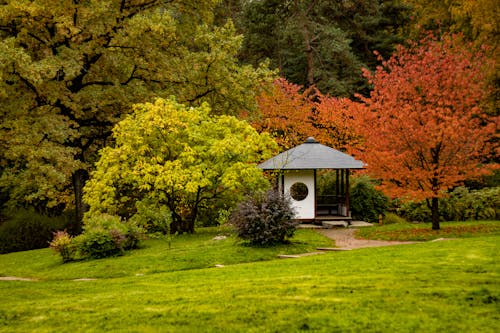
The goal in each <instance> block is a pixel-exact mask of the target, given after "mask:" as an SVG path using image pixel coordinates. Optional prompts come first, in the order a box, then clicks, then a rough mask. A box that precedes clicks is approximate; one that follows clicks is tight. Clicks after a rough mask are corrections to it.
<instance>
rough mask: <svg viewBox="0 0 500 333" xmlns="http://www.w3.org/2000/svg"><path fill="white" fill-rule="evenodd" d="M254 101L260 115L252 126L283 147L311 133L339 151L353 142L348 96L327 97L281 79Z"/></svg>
mask: <svg viewBox="0 0 500 333" xmlns="http://www.w3.org/2000/svg"><path fill="white" fill-rule="evenodd" d="M257 103H258V106H259V109H260V113H261V116H260V117H259V118H258V119H254V120H253V121H252V126H253V127H254V128H255V129H256V130H257V131H258V132H260V133H261V132H268V133H270V134H271V135H272V136H273V137H274V138H275V140H276V141H277V142H278V144H279V146H280V147H281V149H282V150H287V149H290V148H292V147H294V146H296V145H299V144H301V143H303V142H304V141H305V139H306V138H307V137H310V136H313V137H315V138H316V139H317V140H318V141H320V142H321V143H323V144H325V145H328V146H331V147H334V148H336V149H339V150H346V148H347V147H348V146H349V145H350V144H352V143H353V142H355V141H356V136H355V135H354V132H353V131H352V130H351V128H350V127H349V126H348V125H347V119H346V118H347V117H349V113H348V110H349V105H350V104H351V103H350V101H349V100H348V99H345V98H341V99H338V98H333V97H328V96H325V95H323V94H321V92H320V91H319V90H318V89H316V88H315V87H309V88H306V89H304V88H303V87H302V86H300V85H296V84H292V83H289V82H288V81H287V80H285V79H283V78H280V79H277V80H276V81H275V82H274V84H273V86H272V89H270V90H269V91H265V92H263V93H262V94H261V95H260V96H259V97H258V98H257Z"/></svg>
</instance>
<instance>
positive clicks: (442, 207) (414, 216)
mask: <svg viewBox="0 0 500 333" xmlns="http://www.w3.org/2000/svg"><path fill="white" fill-rule="evenodd" d="M398 213H399V214H400V215H402V216H403V217H405V218H406V219H407V220H409V221H419V222H426V221H430V220H431V211H430V209H429V207H428V205H427V203H426V202H425V201H422V202H407V203H404V204H402V205H401V206H400V207H399V209H398ZM439 214H440V215H441V217H442V219H444V220H446V221H467V220H488V219H493V220H495V219H500V187H492V188H484V189H481V190H473V191H469V189H467V188H466V187H463V186H460V187H457V188H455V189H454V190H453V191H451V192H450V193H449V194H448V196H447V197H444V198H441V199H440V200H439Z"/></svg>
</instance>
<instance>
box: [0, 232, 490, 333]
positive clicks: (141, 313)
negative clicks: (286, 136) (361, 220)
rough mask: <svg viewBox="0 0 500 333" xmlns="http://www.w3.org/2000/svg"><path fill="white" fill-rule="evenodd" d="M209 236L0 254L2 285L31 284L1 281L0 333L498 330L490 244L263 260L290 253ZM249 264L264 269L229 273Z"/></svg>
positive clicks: (483, 239) (308, 241) (310, 238)
mask: <svg viewBox="0 0 500 333" xmlns="http://www.w3.org/2000/svg"><path fill="white" fill-rule="evenodd" d="M214 234H215V233H213V232H212V233H210V232H209V233H201V234H199V235H193V236H185V237H184V236H182V237H179V238H178V239H175V240H174V242H173V244H172V249H170V250H168V248H167V244H166V243H165V242H164V241H148V242H147V243H146V247H145V248H144V249H141V250H137V251H133V252H131V253H129V254H127V255H126V256H124V257H119V258H110V259H103V260H95V261H89V262H80V263H72V264H64V265H63V264H61V263H60V261H59V259H58V258H57V257H54V256H52V255H51V254H50V252H49V251H47V250H37V251H28V252H22V253H15V254H8V255H2V256H0V276H1V275H18V276H31V277H36V278H39V279H41V280H39V281H0V299H1V300H2V302H0V331H1V332H55V331H61V332H301V331H311V332H496V331H497V329H498V322H499V320H500V303H499V298H500V264H499V260H498V259H499V258H498V253H500V236H499V235H493V236H480V237H471V238H464V239H458V240H451V241H441V242H426V243H418V244H411V245H401V246H392V247H381V248H366V249H359V250H353V251H342V252H333V253H327V254H323V255H317V256H310V257H304V258H300V259H286V260H283V259H281V260H279V259H276V260H270V259H271V258H272V257H274V256H275V254H276V253H290V252H288V251H287V250H288V248H286V247H281V249H279V250H275V249H270V248H264V249H255V250H254V249H251V248H248V247H244V246H241V244H239V243H238V242H236V241H235V240H234V239H233V238H228V239H226V240H222V241H213V240H212V238H213V237H212V236H213V235H214ZM298 239H302V240H301V241H298V240H296V241H295V244H292V246H291V247H290V248H289V249H290V250H292V252H294V250H293V249H295V250H297V251H298V250H302V249H300V247H303V248H306V247H311V246H312V245H313V243H315V242H319V243H321V242H323V243H324V242H326V243H327V242H329V241H328V240H324V239H322V238H320V237H318V235H316V234H315V233H314V232H313V231H310V230H301V232H300V233H299V234H298ZM161 242H163V243H161ZM217 242H222V243H217ZM224 243H227V244H226V245H223V244H224ZM318 245H320V244H318ZM323 245H324V244H323ZM217 247H219V251H214V248H217ZM216 252H218V253H221V255H220V256H219V257H218V256H217V255H216ZM240 252H243V254H240ZM272 252H274V253H272ZM257 253H258V255H256V254H257ZM233 256H234V258H233ZM199 257H202V258H199ZM230 257H231V258H230ZM186 258H187V259H186ZM254 259H256V260H264V261H259V262H247V263H238V262H244V261H252V260H254ZM190 263H191V264H192V266H191V267H190ZM215 263H222V264H225V265H226V266H225V267H222V268H215V267H213V266H214V264H215ZM108 269H109V271H108ZM22 273H26V274H27V275H21V274H22ZM76 277H96V278H97V279H96V280H90V281H72V280H71V279H73V278H76Z"/></svg>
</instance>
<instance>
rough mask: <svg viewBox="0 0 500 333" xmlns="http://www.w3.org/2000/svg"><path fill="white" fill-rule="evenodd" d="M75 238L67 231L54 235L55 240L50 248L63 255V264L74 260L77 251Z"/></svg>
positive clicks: (57, 232)
mask: <svg viewBox="0 0 500 333" xmlns="http://www.w3.org/2000/svg"><path fill="white" fill-rule="evenodd" d="M72 241H73V237H71V235H70V234H68V233H67V232H66V231H61V230H59V231H56V232H55V233H54V238H53V239H52V241H51V242H50V248H51V249H52V250H53V251H54V252H56V253H58V254H59V255H61V257H62V260H63V262H68V261H72V260H74V256H75V249H74V243H73V242H72Z"/></svg>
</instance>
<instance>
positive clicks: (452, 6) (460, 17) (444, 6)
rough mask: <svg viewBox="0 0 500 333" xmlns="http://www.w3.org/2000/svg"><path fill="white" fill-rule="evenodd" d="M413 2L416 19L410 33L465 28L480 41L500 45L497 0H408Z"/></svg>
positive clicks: (469, 35) (415, 34) (410, 3)
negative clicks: (499, 43)
mask: <svg viewBox="0 0 500 333" xmlns="http://www.w3.org/2000/svg"><path fill="white" fill-rule="evenodd" d="M405 2H407V3H408V4H409V5H411V6H412V12H413V13H414V15H413V20H412V22H411V23H410V24H409V25H408V27H407V28H408V29H407V33H409V34H410V35H413V36H414V37H415V36H418V35H419V34H420V33H421V32H422V29H424V30H433V31H435V32H437V31H441V32H455V33H457V32H461V33H463V34H464V35H465V36H466V37H467V38H468V39H469V40H471V41H477V42H478V44H484V43H487V44H489V45H492V46H494V47H498V41H499V39H498V33H499V31H500V20H499V10H500V9H499V6H498V1H496V0H442V1H432V0H405Z"/></svg>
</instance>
